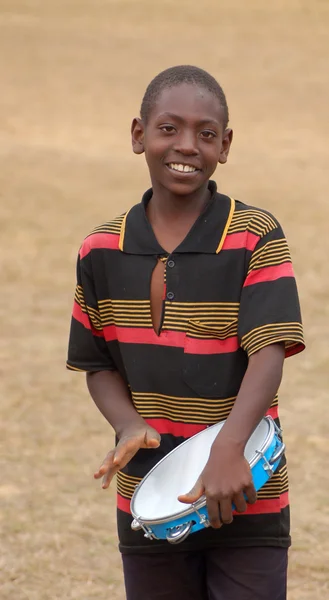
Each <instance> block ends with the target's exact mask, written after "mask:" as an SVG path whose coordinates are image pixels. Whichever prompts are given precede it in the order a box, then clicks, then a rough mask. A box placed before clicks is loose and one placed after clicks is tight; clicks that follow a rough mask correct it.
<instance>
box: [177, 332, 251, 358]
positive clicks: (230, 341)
mask: <svg viewBox="0 0 329 600" xmlns="http://www.w3.org/2000/svg"><path fill="white" fill-rule="evenodd" d="M238 348H239V341H238V336H236V335H235V336H233V337H229V338H227V339H226V340H200V339H197V338H186V343H185V353H186V354H225V353H227V352H236V351H237V350H238Z"/></svg>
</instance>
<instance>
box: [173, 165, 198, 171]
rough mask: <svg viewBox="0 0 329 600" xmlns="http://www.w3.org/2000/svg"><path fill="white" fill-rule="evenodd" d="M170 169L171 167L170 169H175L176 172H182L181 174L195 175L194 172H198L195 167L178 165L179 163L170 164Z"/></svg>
mask: <svg viewBox="0 0 329 600" xmlns="http://www.w3.org/2000/svg"><path fill="white" fill-rule="evenodd" d="M169 167H170V169H173V170H174V171H180V172H181V173H193V172H194V171H196V170H197V169H196V168H195V167H192V166H191V165H181V164H177V163H170V164H169Z"/></svg>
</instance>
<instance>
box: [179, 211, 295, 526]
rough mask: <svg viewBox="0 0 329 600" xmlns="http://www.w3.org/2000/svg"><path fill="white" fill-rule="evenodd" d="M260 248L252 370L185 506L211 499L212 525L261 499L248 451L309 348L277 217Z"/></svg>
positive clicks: (248, 286) (249, 340)
mask: <svg viewBox="0 0 329 600" xmlns="http://www.w3.org/2000/svg"><path fill="white" fill-rule="evenodd" d="M263 219H265V220H266V219H268V223H267V225H268V226H267V228H265V229H264V231H263V232H262V235H260V236H259V241H258V242H257V245H256V247H255V248H254V250H253V252H252V255H251V258H250V260H249V264H248V271H247V276H246V278H245V281H244V284H243V289H242V293H241V298H240V308H239V324H238V335H239V340H240V345H241V347H242V349H243V350H244V351H245V352H246V354H247V355H248V368H247V370H246V373H245V375H244V378H243V381H242V384H241V386H240V389H239V393H238V395H237V398H236V400H235V403H234V405H233V408H232V410H231V413H230V415H229V416H228V418H227V420H226V423H225V425H224V426H223V428H222V429H221V431H220V433H219V434H218V436H217V438H216V440H215V442H214V443H213V445H212V448H211V452H210V457H209V460H208V462H207V464H206V466H205V469H204V470H203V472H202V474H201V476H200V477H199V479H198V481H197V483H196V485H195V486H194V488H193V490H191V492H190V493H189V494H184V495H183V496H180V497H179V499H180V500H181V501H182V502H186V503H191V502H195V501H196V500H197V499H198V498H200V496H202V495H203V494H204V495H205V496H206V500H207V508H208V513H209V520H210V523H211V525H212V527H215V528H218V527H220V526H221V525H222V524H223V523H230V522H231V521H232V503H234V505H235V507H236V510H237V511H238V512H244V511H245V510H246V508H247V504H246V498H247V500H248V502H250V503H253V502H255V501H256V492H255V489H254V486H253V483H252V476H251V471H250V467H249V464H248V462H247V460H246V459H245V458H244V449H245V446H246V443H247V441H248V439H249V437H250V436H251V434H252V432H253V431H254V429H255V428H256V426H257V425H258V423H259V422H260V421H261V419H262V418H263V417H264V415H265V414H266V412H267V411H268V409H269V408H270V406H271V404H272V402H273V399H274V397H275V395H276V393H277V391H278V388H279V386H280V382H281V377H282V367H283V361H284V358H285V357H288V356H292V355H293V354H296V353H297V352H300V351H301V350H303V348H304V339H303V328H302V324H301V316H300V308H299V301H298V292H297V287H296V282H295V278H294V273H293V268H292V264H291V257H290V252H289V248H288V245H287V241H286V239H285V236H284V233H283V231H282V228H281V226H280V224H279V223H278V222H277V221H276V220H275V219H274V218H273V217H271V216H266V215H263Z"/></svg>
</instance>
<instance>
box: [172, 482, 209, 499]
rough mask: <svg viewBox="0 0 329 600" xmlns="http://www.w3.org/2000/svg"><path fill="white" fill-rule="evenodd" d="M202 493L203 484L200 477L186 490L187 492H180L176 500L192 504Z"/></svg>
mask: <svg viewBox="0 0 329 600" xmlns="http://www.w3.org/2000/svg"><path fill="white" fill-rule="evenodd" d="M203 494H204V486H203V484H202V481H201V479H198V480H197V481H196V483H195V485H194V486H193V488H192V489H191V490H190V491H189V492H187V494H181V495H180V496H178V500H179V502H184V504H192V502H196V501H197V500H199V498H201V496H202V495H203Z"/></svg>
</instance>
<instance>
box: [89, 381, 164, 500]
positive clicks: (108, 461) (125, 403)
mask: <svg viewBox="0 0 329 600" xmlns="http://www.w3.org/2000/svg"><path fill="white" fill-rule="evenodd" d="M87 386H88V389H89V393H90V395H91V397H92V398H93V400H94V402H95V404H96V406H97V408H98V409H99V410H100V412H101V413H102V415H103V416H104V417H105V419H106V420H107V421H108V422H109V423H110V425H112V427H113V429H114V431H115V433H116V436H117V438H118V443H117V445H116V447H115V448H113V449H112V450H110V452H109V453H108V454H107V456H106V457H105V459H104V461H103V463H102V464H101V466H100V468H99V469H98V471H96V473H95V474H94V477H95V479H100V478H101V477H103V484H102V487H103V489H106V488H108V487H109V485H110V483H111V481H112V479H113V477H114V475H115V474H116V473H117V471H119V469H122V468H123V467H125V466H126V464H128V462H129V461H130V460H131V459H132V458H133V456H135V454H136V453H137V452H138V450H139V449H140V448H157V447H158V446H159V444H160V439H161V438H160V435H159V433H158V432H157V431H156V430H155V429H153V427H150V425H148V424H147V423H146V422H145V421H144V419H143V417H141V416H140V415H139V414H138V412H137V411H136V409H135V408H134V405H133V403H132V401H131V396H130V392H129V390H128V388H127V385H126V383H125V382H124V380H123V379H122V377H121V375H120V374H119V373H118V371H97V372H94V373H87Z"/></svg>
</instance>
